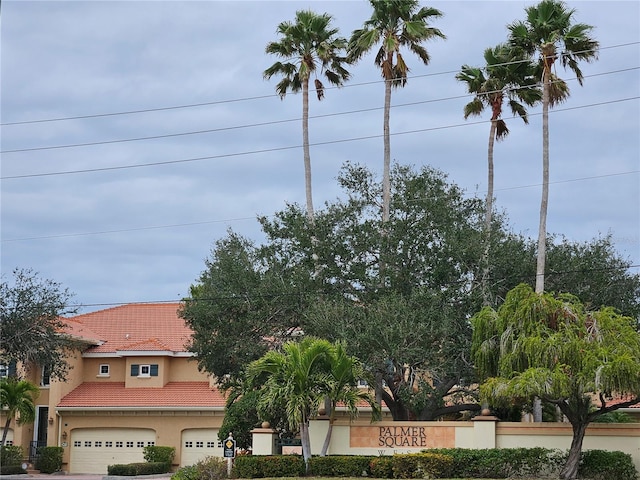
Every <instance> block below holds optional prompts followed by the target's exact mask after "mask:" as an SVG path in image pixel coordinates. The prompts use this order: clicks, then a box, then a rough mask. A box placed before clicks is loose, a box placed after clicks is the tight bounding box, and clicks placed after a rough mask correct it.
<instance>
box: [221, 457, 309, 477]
mask: <svg viewBox="0 0 640 480" xmlns="http://www.w3.org/2000/svg"><path fill="white" fill-rule="evenodd" d="M304 472H305V465H304V460H303V459H302V457H300V456H299V455H240V456H238V457H236V459H235V462H234V464H233V475H234V476H235V477H238V478H264V477H299V476H302V475H304Z"/></svg>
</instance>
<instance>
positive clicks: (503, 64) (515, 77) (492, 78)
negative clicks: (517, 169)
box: [456, 44, 542, 305]
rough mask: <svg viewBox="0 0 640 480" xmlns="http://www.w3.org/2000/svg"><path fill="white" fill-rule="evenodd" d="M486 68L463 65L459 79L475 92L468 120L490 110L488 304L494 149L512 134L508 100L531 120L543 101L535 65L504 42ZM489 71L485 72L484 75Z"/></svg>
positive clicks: (488, 56)
mask: <svg viewBox="0 0 640 480" xmlns="http://www.w3.org/2000/svg"><path fill="white" fill-rule="evenodd" d="M484 59H485V62H486V66H485V67H484V68H476V67H470V66H469V65H463V66H462V70H461V71H460V72H459V73H458V74H457V75H456V79H457V80H459V81H461V82H465V83H466V85H467V90H468V91H469V93H472V94H474V95H475V96H474V98H473V100H471V101H470V102H469V103H468V104H466V105H465V107H464V118H465V120H466V119H467V118H469V117H470V116H472V115H478V116H479V115H481V114H482V112H483V111H484V109H485V107H487V108H489V109H490V110H491V126H490V128H489V147H488V149H487V197H486V211H485V218H484V232H485V238H484V240H485V246H484V251H483V258H482V264H483V271H482V277H481V290H482V298H483V302H484V304H485V305H489V304H490V303H491V301H490V299H489V289H488V286H487V282H488V277H489V270H490V269H489V247H490V243H491V220H492V214H493V178H494V175H493V148H494V141H495V140H503V139H505V138H506V137H507V135H508V134H509V128H508V127H507V123H506V122H505V121H504V119H503V118H502V108H503V105H504V101H505V100H508V105H509V108H510V109H511V112H512V113H513V115H514V116H519V117H520V118H522V120H523V121H524V123H526V124H528V123H529V118H528V116H527V110H526V107H525V105H526V106H533V105H534V104H535V103H536V102H538V101H540V99H541V98H542V94H541V92H540V89H539V88H538V87H537V86H536V79H535V77H534V70H533V66H532V64H531V63H530V62H529V61H528V60H527V59H522V58H518V57H517V55H516V52H515V51H514V50H513V49H510V48H509V47H508V46H507V45H505V44H500V45H497V46H495V47H493V48H487V49H486V50H485V51H484ZM485 71H486V74H485Z"/></svg>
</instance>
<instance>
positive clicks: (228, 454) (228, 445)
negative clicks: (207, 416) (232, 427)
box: [222, 432, 236, 477]
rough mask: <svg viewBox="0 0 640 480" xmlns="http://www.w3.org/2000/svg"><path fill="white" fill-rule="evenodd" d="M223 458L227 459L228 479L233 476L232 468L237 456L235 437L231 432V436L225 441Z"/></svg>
mask: <svg viewBox="0 0 640 480" xmlns="http://www.w3.org/2000/svg"><path fill="white" fill-rule="evenodd" d="M222 447H223V456H224V458H226V459H227V477H230V476H231V466H232V465H233V459H234V458H235V456H236V441H235V440H234V439H233V435H231V432H229V436H228V437H227V439H226V440H225V441H224V443H223V445H222Z"/></svg>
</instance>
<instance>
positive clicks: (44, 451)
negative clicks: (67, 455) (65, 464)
mask: <svg viewBox="0 0 640 480" xmlns="http://www.w3.org/2000/svg"><path fill="white" fill-rule="evenodd" d="M63 452H64V449H63V448H62V447H40V448H38V450H37V451H36V462H35V465H34V467H35V468H36V470H40V473H54V472H59V471H60V470H61V469H62V454H63Z"/></svg>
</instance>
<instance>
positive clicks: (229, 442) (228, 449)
mask: <svg viewBox="0 0 640 480" xmlns="http://www.w3.org/2000/svg"><path fill="white" fill-rule="evenodd" d="M223 454H224V458H235V456H236V441H235V440H234V439H233V438H231V437H229V438H227V439H226V440H225V441H224V444H223Z"/></svg>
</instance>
